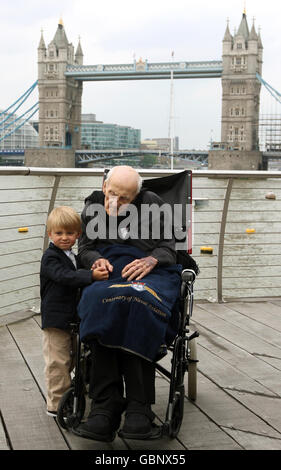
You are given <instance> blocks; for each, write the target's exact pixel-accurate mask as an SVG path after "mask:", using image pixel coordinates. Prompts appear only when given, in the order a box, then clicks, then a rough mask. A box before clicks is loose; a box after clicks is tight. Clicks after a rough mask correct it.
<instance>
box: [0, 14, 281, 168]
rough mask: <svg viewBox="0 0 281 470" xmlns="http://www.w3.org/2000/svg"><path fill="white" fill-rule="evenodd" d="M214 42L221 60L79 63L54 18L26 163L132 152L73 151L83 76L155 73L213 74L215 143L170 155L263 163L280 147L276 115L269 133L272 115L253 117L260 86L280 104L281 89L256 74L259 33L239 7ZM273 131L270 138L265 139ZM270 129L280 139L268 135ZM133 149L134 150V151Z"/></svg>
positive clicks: (227, 164)
mask: <svg viewBox="0 0 281 470" xmlns="http://www.w3.org/2000/svg"><path fill="white" fill-rule="evenodd" d="M222 44H223V52H222V60H211V61H208V60H206V61H202V60H201V61H192V62H191V61H185V60H183V61H177V62H174V61H170V62H159V63H157V62H156V63H155V62H149V61H148V60H142V59H139V60H138V61H134V62H133V63H129V64H96V65H84V64H83V62H84V55H83V51H82V47H81V43H80V40H79V43H78V46H77V49H76V51H75V50H74V47H73V45H72V43H70V42H69V41H68V38H67V36H66V32H65V29H64V25H63V23H62V21H60V22H59V24H58V27H57V30H56V33H55V36H54V38H53V40H52V41H51V42H50V43H49V45H48V46H46V44H45V41H44V38H43V33H42V34H41V39H40V42H39V46H38V81H37V82H36V86H37V83H38V91H39V102H38V105H39V146H40V148H39V150H38V149H36V151H34V152H33V153H32V152H31V151H29V150H27V151H26V164H28V165H29V166H32V165H35V166H36V165H37V164H39V163H40V165H43V166H57V164H59V165H64V166H74V165H75V161H76V162H78V164H85V163H87V162H88V163H89V162H92V161H99V160H101V159H106V158H107V159H109V158H111V159H113V158H117V157H118V154H119V156H122V157H124V158H125V157H126V156H127V157H128V158H129V157H130V156H132V155H135V154H136V153H135V150H134V149H132V151H131V152H130V151H127V150H126V151H125V152H126V155H125V154H124V150H122V149H120V150H116V149H115V150H114V151H113V150H111V149H109V150H107V151H106V152H105V151H101V152H100V153H99V152H98V151H93V152H90V151H83V150H81V111H82V110H81V108H82V105H81V102H82V92H83V82H84V81H93V82H96V81H107V80H152V79H154V80H159V79H170V78H171V77H173V78H175V79H194V78H196V79H197V78H221V83H222V116H221V142H220V143H219V144H218V145H216V146H213V148H211V149H210V151H206V152H205V154H204V155H203V154H202V152H200V151H199V154H200V156H198V155H196V154H195V153H194V152H193V151H192V152H189V151H182V152H181V154H178V155H177V156H178V157H181V158H185V159H190V160H191V161H195V160H196V159H197V160H198V158H199V159H201V160H200V161H202V162H206V161H207V160H208V165H209V168H210V169H215V168H221V169H244V170H258V169H261V168H265V166H266V161H267V160H268V159H269V158H270V159H272V158H275V159H276V158H278V157H279V155H278V156H277V153H276V152H273V151H274V150H279V151H280V149H281V120H280V119H279V121H280V123H279V124H280V126H279V127H280V130H278V131H276V129H275V130H274V132H270V129H269V128H270V126H272V125H273V124H272V123H273V122H274V120H273V119H271V120H268V119H267V121H265V120H263V118H262V117H261V116H260V92H261V87H263V89H267V91H268V92H269V93H270V95H271V96H272V99H273V100H274V99H275V100H278V101H279V103H280V104H281V94H279V93H278V92H276V90H274V89H273V87H271V86H270V85H269V84H268V83H266V82H265V80H264V79H263V78H262V62H263V45H262V40H261V36H260V33H259V32H258V33H257V32H256V29H255V25H254V22H253V24H252V27H251V29H250V28H249V26H248V21H247V17H246V12H245V11H244V13H243V15H242V19H241V22H240V25H239V27H238V29H237V32H235V33H234V35H232V34H231V33H230V30H229V24H227V27H226V30H225V34H224V37H223V41H222ZM17 101H18V100H17ZM17 101H16V103H17ZM31 111H33V109H32V108H31ZM279 121H278V122H279ZM1 124H3V122H2V123H0V129H1ZM261 126H263V132H264V135H265V136H266V137H265V142H264V148H263V149H262V150H263V152H261V151H260V150H261V149H260V141H259V135H260V129H261ZM276 126H277V124H275V127H276ZM3 129H4V127H3ZM268 129H269V131H268ZM10 132H11V131H10ZM278 133H279V134H278ZM273 134H274V136H275V141H274V142H273V141H272V139H271V138H270V135H273ZM277 134H278V135H280V138H279V140H278V141H277V142H276V135H277ZM268 136H269V137H268ZM4 138H5V135H4V136H3V135H2V137H1V139H2V140H3V139H4ZM46 149H47V150H46ZM140 152H141V151H140V150H138V154H139V155H140ZM150 153H151V151H150ZM143 154H144V153H143ZM173 154H175V153H173ZM61 155H63V158H61ZM162 155H164V154H163V152H162ZM175 155H176V154H175ZM35 156H36V158H37V161H36V158H35ZM58 161H59V163H58Z"/></svg>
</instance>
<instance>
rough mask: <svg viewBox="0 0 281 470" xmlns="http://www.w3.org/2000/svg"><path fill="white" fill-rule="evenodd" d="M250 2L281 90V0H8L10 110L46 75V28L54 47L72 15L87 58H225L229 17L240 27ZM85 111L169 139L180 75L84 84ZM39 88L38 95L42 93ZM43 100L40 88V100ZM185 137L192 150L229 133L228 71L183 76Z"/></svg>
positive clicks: (180, 106) (0, 26) (4, 72)
mask: <svg viewBox="0 0 281 470" xmlns="http://www.w3.org/2000/svg"><path fill="white" fill-rule="evenodd" d="M244 8H246V14H247V20H248V25H249V28H251V26H252V23H253V19H254V21H255V27H256V30H257V31H258V29H259V27H260V28H261V38H262V43H263V47H264V51H263V74H262V75H263V78H264V79H265V80H266V81H267V82H268V83H270V84H271V85H272V86H273V87H274V88H275V89H277V90H278V91H280V92H281V53H280V52H281V28H280V24H281V19H280V18H281V3H279V2H278V1H277V0H267V2H265V1H262V0H246V2H245V1H244V0H212V1H208V0H196V1H194V0H192V1H190V0H172V1H171V0H170V1H168V0H141V1H136V0H134V1H133V0H118V1H116V0H102V1H94V0H48V1H45V0H44V1H42V0H24V1H23V0H12V1H7V0H0V11H1V16H0V44H1V46H0V48H1V49H0V50H1V56H0V57H1V74H0V84H1V86H0V109H6V108H7V107H8V106H9V105H11V104H12V103H14V102H15V101H16V99H17V98H19V96H20V95H21V94H22V93H24V92H25V91H26V90H27V89H28V88H29V87H30V86H31V85H32V83H34V82H35V81H36V80H37V47H38V44H39V41H40V36H41V30H43V35H44V40H45V43H46V45H48V44H49V43H50V42H51V40H52V39H53V37H54V35H55V32H56V29H57V25H58V22H59V19H60V18H62V20H63V23H64V27H65V31H66V34H67V37H68V40H69V42H71V43H73V45H74V47H75V49H76V47H77V44H78V38H79V37H80V38H81V45H82V49H83V53H84V64H85V65H92V64H117V63H132V62H133V61H134V58H136V60H138V59H139V58H140V57H141V58H142V59H143V60H145V59H147V60H148V62H168V61H170V60H171V53H172V51H174V60H175V61H201V60H208V61H209V60H221V59H222V57H221V55H222V39H223V36H224V33H225V29H226V25H227V19H228V20H229V28H230V31H231V33H232V34H233V32H234V29H235V28H236V29H238V27H239V24H240V21H241V18H242V14H243V10H244ZM83 87H84V88H83V98H82V112H83V113H94V114H96V118H97V119H98V120H100V121H103V122H106V123H115V124H120V125H127V126H131V127H134V128H137V129H141V138H142V139H147V138H149V139H152V138H159V137H168V129H169V116H170V80H147V81H145V80H140V81H139V80H135V81H112V82H110V81H106V82H84V85H83ZM36 94H37V96H36ZM32 100H33V102H35V101H37V100H38V92H37V90H36V91H35V92H34V94H33V95H32V97H31V98H30V101H29V103H30V106H31V105H32V104H33V102H32ZM174 108H175V120H174V128H175V135H177V136H179V144H180V148H182V149H207V148H208V146H209V143H210V140H211V139H212V140H217V141H219V140H220V132H221V79H219V78H212V79H210V78H209V79H206V78H204V79H178V80H174Z"/></svg>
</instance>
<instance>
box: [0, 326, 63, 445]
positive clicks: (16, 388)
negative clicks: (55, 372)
mask: <svg viewBox="0 0 281 470" xmlns="http://www.w3.org/2000/svg"><path fill="white" fill-rule="evenodd" d="M0 352H1V354H0V356H1V363H0V381H1V383H4V384H5V386H4V387H1V389H0V402H1V412H2V416H3V420H4V422H5V426H6V428H7V429H8V434H9V438H10V441H11V444H12V447H13V449H14V450H40V449H41V450H43V449H45V450H46V449H49V450H51V449H52V450H64V449H65V450H67V449H68V447H67V445H66V443H65V441H64V439H63V437H62V435H61V433H60V431H59V429H58V427H57V426H56V424H55V422H54V420H53V419H50V418H49V417H48V416H47V415H46V412H45V405H44V400H43V397H42V395H41V393H40V392H39V390H38V388H37V386H36V384H35V382H34V380H33V377H32V375H31V373H30V371H29V369H28V368H27V366H26V364H25V362H24V360H23V358H22V356H21V354H20V352H19V350H18V348H17V346H16V344H15V342H14V340H13V339H12V337H11V335H10V333H9V331H8V329H7V328H6V327H1V328H0Z"/></svg>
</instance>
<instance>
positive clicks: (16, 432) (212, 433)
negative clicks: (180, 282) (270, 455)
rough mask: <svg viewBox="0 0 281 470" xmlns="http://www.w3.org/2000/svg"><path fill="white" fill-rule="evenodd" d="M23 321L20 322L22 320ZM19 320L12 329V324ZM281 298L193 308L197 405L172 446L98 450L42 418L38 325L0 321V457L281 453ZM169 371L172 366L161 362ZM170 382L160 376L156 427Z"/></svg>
mask: <svg viewBox="0 0 281 470" xmlns="http://www.w3.org/2000/svg"><path fill="white" fill-rule="evenodd" d="M19 318H21V320H19ZM15 319H16V321H15ZM280 320H281V298H280V297H279V298H274V299H273V298H267V299H262V300H261V299H259V300H257V299H250V300H249V301H246V300H245V299H244V301H243V302H239V301H235V302H227V303H220V304H218V303H211V302H207V301H197V302H196V304H195V308H194V316H193V322H192V325H191V330H193V329H198V330H199V332H200V337H199V338H198V343H197V344H198V359H199V364H198V397H197V400H196V402H191V401H189V400H188V399H187V398H186V399H185V410H184V421H183V424H182V427H181V430H180V433H179V435H178V438H177V439H173V440H172V439H169V438H163V439H161V440H157V441H135V440H123V439H120V438H119V437H117V438H116V439H115V440H114V442H112V443H110V444H107V443H100V442H96V441H92V440H87V439H83V438H80V437H77V436H74V435H73V434H72V433H69V432H66V431H64V430H62V429H61V428H60V427H59V425H58V424H57V422H56V420H55V419H54V418H50V417H48V416H47V415H46V413H45V408H46V405H45V385H44V378H43V358H42V351H41V328H40V317H39V316H38V315H34V313H32V312H30V311H29V312H27V311H22V312H21V316H20V314H19V312H17V314H16V315H13V314H9V315H6V316H4V317H2V318H1V326H0V350H1V353H0V356H1V362H0V384H1V387H0V403H1V421H0V450H10V449H14V450H103V451H115V450H116V451H121V450H128V449H132V450H145V451H150V450H151V451H152V450H153V451H156V450H165V451H168V450H169V451H176V450H179V451H188V450H243V449H246V450H253V449H256V450H269V449H272V450H280V449H281V406H280V400H281V321H280ZM162 362H163V363H164V365H165V366H166V367H167V364H168V363H169V358H168V357H166V358H164V359H163V360H162ZM168 386H169V384H168V382H167V379H165V378H163V377H162V376H161V375H160V374H158V375H157V402H156V405H155V406H154V411H155V413H156V416H157V422H158V423H160V422H163V420H164V418H165V412H166V406H167V399H168Z"/></svg>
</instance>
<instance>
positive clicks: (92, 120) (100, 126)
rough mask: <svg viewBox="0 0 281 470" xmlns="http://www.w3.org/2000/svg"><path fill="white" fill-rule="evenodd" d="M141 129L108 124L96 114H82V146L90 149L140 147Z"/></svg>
mask: <svg viewBox="0 0 281 470" xmlns="http://www.w3.org/2000/svg"><path fill="white" fill-rule="evenodd" d="M140 142H141V131H140V129H133V128H132V127H129V126H120V125H118V124H106V123H104V122H102V121H97V120H96V115H95V114H82V124H81V148H83V149H89V150H104V149H122V148H123V149H125V148H140Z"/></svg>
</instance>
